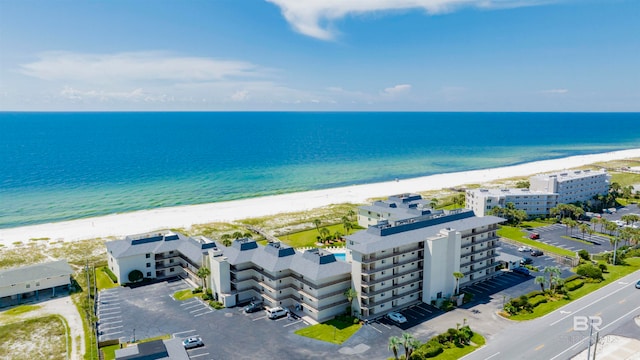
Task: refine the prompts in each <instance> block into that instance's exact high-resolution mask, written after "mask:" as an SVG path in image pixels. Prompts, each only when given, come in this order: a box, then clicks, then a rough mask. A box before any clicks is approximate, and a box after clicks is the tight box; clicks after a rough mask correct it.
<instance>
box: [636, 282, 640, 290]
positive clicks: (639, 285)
mask: <svg viewBox="0 0 640 360" xmlns="http://www.w3.org/2000/svg"><path fill="white" fill-rule="evenodd" d="M636 289H640V281H638V282H637V283H636Z"/></svg>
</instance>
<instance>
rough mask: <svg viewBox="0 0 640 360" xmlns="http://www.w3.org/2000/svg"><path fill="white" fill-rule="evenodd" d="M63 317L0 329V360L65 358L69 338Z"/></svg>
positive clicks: (51, 316)
mask: <svg viewBox="0 0 640 360" xmlns="http://www.w3.org/2000/svg"><path fill="white" fill-rule="evenodd" d="M67 334H68V325H67V324H66V321H65V320H64V318H63V317H61V316H59V315H49V316H43V317H38V318H33V319H29V320H25V321H19V322H15V323H10V324H6V325H3V326H0V339H2V341H0V359H12V360H21V359H24V360H31V359H51V360H57V359H60V360H63V359H66V358H67V351H68V348H67V346H68V344H70V343H71V338H70V337H69V336H68V335H67Z"/></svg>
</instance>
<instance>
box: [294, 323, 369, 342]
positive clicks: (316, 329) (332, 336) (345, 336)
mask: <svg viewBox="0 0 640 360" xmlns="http://www.w3.org/2000/svg"><path fill="white" fill-rule="evenodd" d="M360 327H362V325H360V322H359V321H357V319H356V322H355V323H354V318H352V317H350V316H342V317H337V318H335V319H332V320H329V321H327V322H324V323H322V324H317V325H312V326H308V327H306V328H303V329H300V330H297V331H296V332H295V333H296V334H298V335H300V336H304V337H308V338H311V339H316V340H320V341H326V342H330V343H333V344H338V345H340V344H342V343H343V342H345V341H347V340H349V338H350V337H351V336H352V335H353V334H355V333H356V331H358V330H360Z"/></svg>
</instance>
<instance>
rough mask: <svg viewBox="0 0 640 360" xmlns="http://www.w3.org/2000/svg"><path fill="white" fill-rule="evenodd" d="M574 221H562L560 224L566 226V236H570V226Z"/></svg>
mask: <svg viewBox="0 0 640 360" xmlns="http://www.w3.org/2000/svg"><path fill="white" fill-rule="evenodd" d="M572 221H573V220H571V219H562V220H561V221H560V222H561V223H562V224H563V225H564V226H565V235H569V224H570V223H571V222H572Z"/></svg>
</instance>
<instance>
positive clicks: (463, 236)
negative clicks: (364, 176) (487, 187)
mask: <svg viewBox="0 0 640 360" xmlns="http://www.w3.org/2000/svg"><path fill="white" fill-rule="evenodd" d="M367 211H369V210H367ZM503 221H504V219H502V218H499V217H495V216H485V217H476V216H475V215H474V214H473V211H471V210H468V209H458V210H452V211H442V210H440V211H429V213H428V214H424V215H420V216H417V217H406V218H404V219H401V220H395V221H392V220H383V221H380V222H379V223H378V224H376V225H372V226H369V228H368V229H367V230H363V231H359V232H357V233H355V234H353V235H350V236H348V237H347V249H348V253H347V258H348V259H349V260H350V261H351V277H352V281H353V284H354V289H355V290H356V291H357V293H358V301H357V303H354V309H355V310H356V311H357V312H358V314H359V316H360V318H363V319H372V318H377V317H379V316H382V315H384V314H386V313H388V312H390V311H394V310H399V309H402V308H404V307H407V306H410V305H411V304H413V303H418V302H420V301H422V302H425V303H434V302H435V303H437V302H438V301H441V300H442V299H446V298H450V297H451V295H452V294H453V293H454V292H455V287H456V278H455V277H454V276H453V273H454V272H460V273H462V274H463V277H462V278H461V279H459V283H458V286H459V287H460V288H462V287H465V286H468V285H471V284H473V283H476V282H478V281H480V280H483V279H487V278H490V277H493V276H496V275H497V273H496V267H497V266H498V262H497V261H496V257H497V255H498V254H497V253H496V248H497V247H498V236H497V235H496V230H497V229H498V224H499V223H501V222H503Z"/></svg>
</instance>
